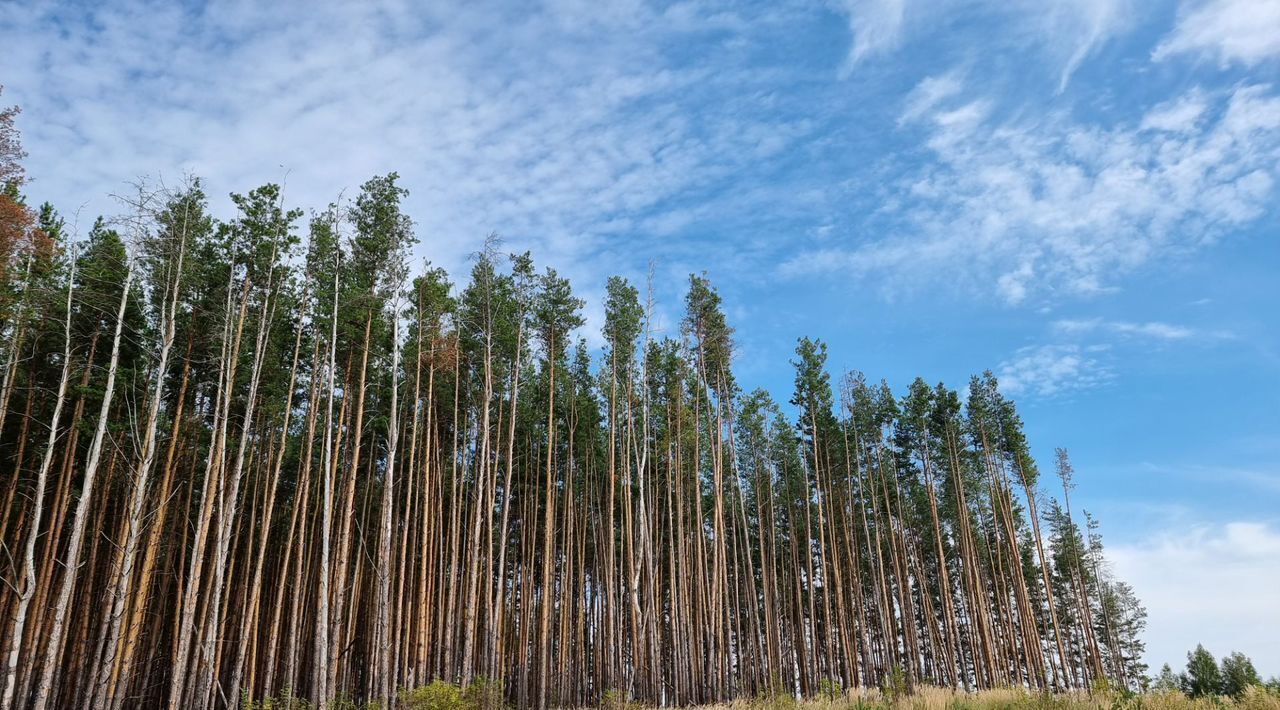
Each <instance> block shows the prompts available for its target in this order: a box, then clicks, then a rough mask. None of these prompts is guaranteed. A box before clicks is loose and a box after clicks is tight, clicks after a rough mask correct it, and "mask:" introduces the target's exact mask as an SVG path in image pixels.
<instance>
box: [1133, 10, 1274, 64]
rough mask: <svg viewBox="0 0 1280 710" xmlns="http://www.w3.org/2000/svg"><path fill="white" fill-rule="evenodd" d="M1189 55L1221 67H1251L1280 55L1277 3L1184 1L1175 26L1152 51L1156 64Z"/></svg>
mask: <svg viewBox="0 0 1280 710" xmlns="http://www.w3.org/2000/svg"><path fill="white" fill-rule="evenodd" d="M1183 54H1193V55H1197V56H1200V57H1204V58H1207V59H1211V60H1214V61H1216V62H1217V63H1218V64H1220V65H1222V66H1227V65H1229V64H1232V63H1235V62H1238V63H1240V64H1243V65H1245V66H1254V65H1256V64H1258V63H1260V62H1264V61H1268V60H1275V59H1276V57H1278V56H1280V2H1277V0H1188V1H1184V2H1183V4H1182V7H1181V9H1180V11H1179V17H1178V23H1177V25H1176V26H1175V27H1174V28H1173V31H1172V32H1170V33H1169V35H1168V36H1167V37H1165V38H1164V40H1163V41H1161V42H1160V44H1159V45H1158V46H1157V47H1156V48H1155V51H1154V52H1153V53H1152V58H1154V59H1155V60H1156V61H1161V60H1165V59H1169V58H1171V57H1174V56H1178V55H1183Z"/></svg>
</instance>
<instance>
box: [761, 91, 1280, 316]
mask: <svg viewBox="0 0 1280 710" xmlns="http://www.w3.org/2000/svg"><path fill="white" fill-rule="evenodd" d="M931 81H933V82H934V83H933V84H932V85H929V84H922V85H921V87H918V88H917V92H916V94H915V96H917V97H924V98H917V99H915V100H908V102H907V108H906V110H905V112H904V113H903V120H904V123H905V124H906V126H907V130H910V129H911V128H912V127H918V129H919V130H921V131H922V132H923V135H922V139H923V140H924V142H925V144H926V145H927V146H928V150H929V151H930V152H931V153H932V156H933V158H934V160H933V162H932V163H930V164H927V165H926V167H924V168H920V169H907V170H905V171H904V172H903V177H901V178H900V179H899V180H898V181H897V182H896V183H894V184H893V185H892V187H891V188H890V189H891V191H892V195H893V200H891V201H890V207H887V208H886V209H885V210H884V212H883V214H882V215H879V216H880V217H882V218H884V220H883V223H876V224H875V225H874V227H873V228H874V229H875V230H876V231H879V232H881V233H888V234H889V236H885V237H880V238H875V239H869V240H864V241H862V242H860V243H857V244H853V245H842V246H838V247H832V246H824V247H822V248H820V249H817V250H808V251H801V252H800V253H798V254H797V255H795V256H793V257H792V258H790V259H789V260H787V261H786V262H784V263H783V264H782V266H781V273H782V274H783V275H786V276H792V277H797V276H810V275H817V274H832V273H842V274H851V275H853V276H856V277H859V278H862V279H866V280H872V281H875V280H880V281H881V283H882V285H885V286H886V287H887V288H895V287H896V284H898V283H902V282H912V281H914V282H922V281H931V280H932V279H931V276H934V275H937V274H944V273H945V274H947V275H948V276H947V280H948V281H949V282H959V283H961V284H967V285H968V286H969V287H970V288H972V289H976V290H978V291H980V292H986V293H988V294H990V295H994V296H996V297H998V298H999V299H1001V300H1003V301H1005V302H1006V303H1009V304H1019V303H1023V302H1025V301H1027V300H1028V299H1031V298H1033V297H1040V298H1048V297H1050V296H1054V295H1061V294H1068V295H1089V294H1096V293H1099V292H1103V291H1107V290H1110V289H1112V288H1114V284H1115V283H1116V282H1117V280H1118V279H1119V277H1121V276H1123V275H1124V274H1126V273H1129V272H1132V271H1134V270H1136V269H1139V268H1142V267H1144V266H1146V265H1149V264H1152V263H1157V262H1160V261H1163V260H1166V259H1169V258H1172V257H1176V256H1178V255H1184V254H1189V253H1192V252H1194V251H1195V250H1196V249H1198V248H1201V247H1203V246H1204V245H1206V244H1208V243H1211V242H1213V241H1215V240H1216V239H1218V238H1220V237H1221V236H1222V235H1224V234H1226V233H1229V232H1230V231H1232V230H1234V229H1238V228H1240V227H1242V226H1244V225H1247V224H1249V223H1251V222H1252V221H1253V220H1256V219H1257V218H1258V217H1259V216H1261V215H1262V214H1264V212H1265V211H1266V210H1267V208H1268V204H1269V201H1270V199H1271V197H1272V196H1273V195H1274V186H1275V184H1276V180H1277V177H1280V175H1278V173H1280V167H1278V166H1280V97H1277V96H1276V94H1275V93H1273V91H1272V90H1271V88H1270V87H1267V86H1262V85H1244V86H1240V87H1237V88H1235V89H1234V90H1232V91H1230V92H1228V93H1225V94H1223V95H1220V96H1217V97H1215V100H1214V101H1213V103H1212V104H1211V106H1209V107H1206V108H1198V107H1197V106H1196V103H1197V102H1201V101H1208V98H1207V97H1206V96H1205V94H1204V93H1203V92H1201V91H1200V90H1198V89H1193V90H1191V91H1190V92H1188V93H1187V94H1185V95H1184V96H1182V97H1180V98H1178V99H1176V100H1175V103H1174V104H1172V105H1170V104H1161V105H1160V106H1158V107H1156V108H1154V109H1153V110H1152V112H1151V113H1149V114H1148V115H1147V117H1146V118H1145V119H1144V120H1140V121H1136V122H1134V123H1133V124H1126V123H1121V124H1118V125H1114V126H1110V127H1104V126H1099V125H1096V124H1093V123H1088V122H1080V121H1075V120H1071V119H1069V118H1067V117H1065V116H1061V115H1059V116H1053V115H1050V116H1043V117H1034V118H1025V117H1018V116H1016V115H1015V116H1014V117H1013V118H1003V119H1000V118H995V111H994V108H993V106H994V102H993V101H991V100H989V99H985V98H972V97H971V96H970V95H962V94H961V92H959V91H958V90H955V89H954V87H951V86H948V83H949V81H950V80H948V79H946V78H945V77H943V78H940V79H934V80H931ZM939 86H941V87H944V88H946V89H947V91H945V92H939V91H938V90H937V87H939ZM935 97H936V98H935ZM926 107H927V108H926ZM1204 114H1211V115H1204ZM895 205H896V207H894V206H895Z"/></svg>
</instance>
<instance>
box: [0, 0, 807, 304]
mask: <svg viewBox="0 0 1280 710" xmlns="http://www.w3.org/2000/svg"><path fill="white" fill-rule="evenodd" d="M750 24H751V23H744V22H741V21H739V20H738V19H736V18H735V17H733V16H732V15H730V14H728V13H724V12H710V11H706V10H704V9H702V8H699V7H695V6H675V7H671V8H668V9H666V10H665V11H660V10H656V9H654V8H652V7H651V6H650V5H648V4H646V3H641V2H638V1H637V2H616V3H615V2H610V3H592V2H580V1H576V0H562V1H557V2H550V3H547V4H539V5H531V6H527V7H525V6H521V7H520V8H519V9H516V8H515V6H511V5H506V4H503V3H497V2H493V3H490V2H481V3H448V4H437V5H431V6H429V7H417V6H414V7H413V9H412V10H410V9H409V7H408V6H406V5H403V4H400V3H396V2H385V3H345V2H333V1H331V2H317V3H295V2H282V3H266V4H263V3H215V4H210V5H209V6H207V7H203V6H202V7H201V8H199V9H190V8H188V7H187V6H186V5H182V4H161V5H155V4H154V3H148V2H142V1H141V0H137V1H128V2H118V3H105V4H98V5H96V6H94V7H92V8H86V7H82V6H80V5H78V4H74V3H66V4H62V3H16V4H14V3H9V4H5V5H3V6H0V27H3V28H4V29H3V30H2V31H0V45H3V46H4V47H5V49H4V51H3V53H0V71H2V72H3V80H4V82H5V83H6V84H7V91H6V95H5V98H6V99H7V100H12V101H16V102H18V103H21V104H22V105H23V106H24V108H25V111H24V113H23V115H22V118H21V121H22V122H21V125H20V128H21V129H22V131H23V138H24V143H25V145H26V147H27V149H28V151H29V152H30V154H31V155H30V158H29V159H28V161H27V165H28V167H29V172H30V173H31V175H32V177H34V178H36V180H35V182H33V183H32V184H31V186H30V192H31V193H32V197H33V198H34V199H36V200H44V199H48V200H50V201H52V202H53V203H54V204H55V205H57V206H58V207H59V208H61V209H64V210H67V211H70V210H74V209H75V208H76V207H78V206H79V205H81V204H84V203H88V210H87V211H89V212H90V213H93V212H96V211H111V210H113V209H114V205H113V204H112V203H111V201H110V200H109V199H108V198H107V195H108V194H110V193H111V192H113V191H117V190H118V189H119V186H120V185H121V184H122V183H124V182H126V181H128V180H131V179H134V178H135V177H137V176H139V175H143V174H150V175H155V174H157V173H162V174H164V175H165V176H166V177H168V178H169V179H173V178H175V177H176V176H177V175H178V174H180V173H181V172H183V171H190V172H193V173H195V174H197V175H199V176H201V177H203V178H204V179H205V186H206V189H207V191H208V192H209V193H210V194H211V195H212V196H213V200H214V202H215V207H217V208H219V211H220V212H223V213H225V211H226V210H227V209H228V208H229V205H228V201H227V200H226V199H225V197H223V196H224V195H225V194H226V193H227V192H230V191H232V190H235V191H246V190H248V189H251V188H252V187H254V186H256V185H259V184H261V183H263V182H266V181H279V180H281V179H282V178H283V176H284V175H285V173H286V172H288V184H287V189H286V199H288V200H289V201H291V202H292V203H293V204H296V205H300V206H304V207H308V208H315V207H323V206H324V205H325V204H327V203H328V202H329V201H331V200H333V199H334V198H335V197H337V195H338V194H339V192H340V191H341V190H343V189H346V190H347V191H348V196H350V195H351V191H353V190H354V189H355V188H356V187H358V185H359V183H360V182H362V181H363V180H364V179H367V178H368V177H370V176H372V175H374V174H378V173H383V172H387V171H391V170H397V171H399V172H400V173H401V175H402V177H403V184H404V185H405V186H406V187H407V188H408V189H409V190H410V196H409V198H408V201H407V203H406V209H407V211H408V212H409V213H410V215H411V216H412V217H413V218H414V219H415V220H416V221H417V224H418V234H419V236H420V238H421V240H422V244H421V246H420V251H421V253H422V254H423V255H424V256H427V257H429V258H431V259H432V260H433V261H435V262H436V263H438V264H442V265H444V266H446V267H447V268H449V270H450V271H451V272H452V273H453V274H454V275H455V277H459V276H461V273H460V272H461V271H462V270H463V269H465V259H466V257H467V255H468V254H469V253H471V252H472V251H474V250H475V249H477V248H478V247H479V245H480V243H481V241H482V239H483V238H484V236H485V235H486V234H488V233H489V232H491V231H497V232H498V233H499V234H501V235H502V236H503V237H504V239H505V240H506V241H507V248H509V249H512V250H524V249H532V250H533V251H534V253H535V256H536V258H537V259H538V261H539V263H540V264H544V263H550V264H554V265H555V266H556V268H557V269H559V270H560V271H561V272H562V273H564V274H566V275H568V276H570V277H571V278H572V279H573V280H574V283H575V285H576V286H577V288H578V289H580V290H582V291H583V292H584V295H587V296H589V297H590V296H592V295H593V294H591V293H590V289H592V288H597V289H598V288H602V286H603V278H602V275H603V274H606V273H627V274H630V275H631V276H633V277H635V278H638V279H639V278H643V268H644V266H643V262H642V261H641V262H640V263H635V262H636V261H637V258H636V255H637V254H641V255H643V256H640V257H639V259H646V258H650V257H653V258H661V257H662V256H664V255H665V254H667V253H668V252H669V250H670V249H671V248H672V247H670V246H668V244H667V242H670V241H673V240H670V239H667V238H666V236H667V234H669V232H668V233H662V232H660V231H658V230H649V229H647V224H648V223H649V221H650V220H654V219H657V218H660V217H661V216H663V215H664V214H667V213H669V212H670V209H669V208H671V207H673V205H672V204H671V203H672V202H673V201H689V200H692V199H696V198H697V197H698V196H700V195H702V194H704V192H705V191H708V190H711V189H712V188H714V187H716V186H718V185H721V184H722V183H723V181H724V180H726V179H728V178H730V177H731V176H735V175H740V174H742V173H743V172H744V171H746V170H749V169H750V167H751V166H753V165H756V164H759V163H761V162H764V161H765V159H766V158H768V157H769V156H773V155H777V154H778V153H779V152H780V151H784V150H786V149H787V148H789V147H790V145H791V144H792V142H794V141H796V140H797V139H798V138H800V137H802V136H803V135H804V134H805V133H806V131H807V130H809V128H808V127H807V125H806V124H805V123H804V122H803V121H796V122H791V123H789V122H786V121H785V120H781V119H775V115H774V114H772V113H770V112H767V111H758V110H748V109H749V108H750V109H754V108H755V106H754V105H752V104H750V103H749V102H751V101H754V100H755V99H754V95H753V94H752V93H751V92H748V91H742V90H741V89H740V86H741V83H742V82H743V81H746V79H744V78H743V77H744V76H745V72H744V71H743V70H742V68H741V67H740V66H736V65H735V61H736V59H735V57H734V55H732V54H728V55H725V54H723V53H721V54H717V55H713V56H709V57H707V58H706V60H705V61H689V60H687V59H685V58H678V57H673V56H671V55H672V50H671V48H672V47H676V46H680V45H681V44H682V43H684V42H686V41H688V42H694V41H703V40H705V39H706V38H707V37H713V38H722V37H724V36H726V35H729V36H733V35H734V33H737V32H739V31H746V30H742V29H741V28H743V27H747V26H749V25H750ZM700 33H701V34H700ZM752 80H758V79H756V78H755V77H752ZM694 116H697V120H695V119H694V118H693V117H694ZM676 206H677V207H678V206H679V205H676ZM619 234H626V235H627V236H628V243H627V244H625V245H624V244H618V243H617V240H616V239H615V237H616V236H617V235H619ZM639 239H645V240H648V242H647V243H646V244H644V248H640V245H638V244H636V243H635V240H639ZM623 247H625V248H623Z"/></svg>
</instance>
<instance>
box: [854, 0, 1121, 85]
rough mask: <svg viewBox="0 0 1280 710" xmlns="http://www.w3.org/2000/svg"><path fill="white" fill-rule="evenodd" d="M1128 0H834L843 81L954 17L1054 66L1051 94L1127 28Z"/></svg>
mask: <svg viewBox="0 0 1280 710" xmlns="http://www.w3.org/2000/svg"><path fill="white" fill-rule="evenodd" d="M1131 5H1132V0H1034V1H1031V0H1029V1H1025V2H1013V3H1010V2H1007V0H1006V1H1002V2H995V1H993V0H978V1H976V2H975V1H972V0H930V2H921V0H910V2H909V1H908V0H839V3H838V5H837V7H838V9H839V10H840V12H842V13H843V14H844V15H845V16H846V18H847V21H848V24H849V33H850V37H851V42H850V45H849V53H848V55H847V56H846V57H845V61H844V64H843V65H842V67H841V69H840V75H841V76H842V77H844V76H848V75H849V74H850V73H851V72H852V70H853V69H854V68H855V67H856V65H857V64H859V63H860V62H862V61H864V60H866V59H868V58H870V57H873V56H875V55H880V54H888V53H890V52H892V51H894V50H896V49H898V48H899V47H900V46H901V45H902V44H903V43H904V42H906V41H907V40H908V39H909V38H910V37H911V36H912V35H913V34H915V33H917V32H920V31H923V29H924V28H925V26H926V24H925V23H929V26H930V27H929V29H936V28H938V27H940V26H944V25H945V23H947V22H951V21H953V20H956V19H957V18H966V17H967V18H979V19H980V20H981V21H982V22H984V23H987V24H990V25H992V26H991V27H989V29H988V30H987V32H989V33H990V38H991V39H996V40H1000V41H1008V42H1012V43H1014V44H1022V45H1027V46H1030V47H1033V48H1034V49H1035V50H1037V51H1039V52H1042V53H1043V54H1044V55H1046V56H1047V58H1048V59H1049V60H1050V61H1051V62H1053V63H1054V65H1055V67H1056V71H1057V77H1056V83H1057V90H1058V91H1059V92H1061V91H1062V90H1063V89H1065V88H1066V86H1067V83H1068V82H1069V81H1070V79H1071V76H1072V74H1074V73H1075V72H1076V70H1077V69H1079V68H1080V65H1081V64H1082V63H1083V62H1084V60H1085V59H1087V58H1088V57H1089V56H1090V55H1091V54H1093V53H1094V52H1096V51H1097V50H1098V49H1100V48H1101V47H1102V46H1104V45H1105V44H1106V43H1107V42H1109V41H1110V40H1111V39H1113V38H1114V37H1116V36H1118V35H1120V34H1121V33H1123V32H1124V31H1126V30H1127V29H1128V28H1129V27H1130V26H1131V24H1132V23H1131V16H1132V15H1133V12H1132V7H1131Z"/></svg>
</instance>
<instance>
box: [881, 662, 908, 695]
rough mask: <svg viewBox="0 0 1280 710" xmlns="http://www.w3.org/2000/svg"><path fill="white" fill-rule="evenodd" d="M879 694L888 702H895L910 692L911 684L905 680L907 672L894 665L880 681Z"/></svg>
mask: <svg viewBox="0 0 1280 710" xmlns="http://www.w3.org/2000/svg"><path fill="white" fill-rule="evenodd" d="M880 694H881V695H883V696H884V699H885V700H887V701H889V703H890V704H897V703H899V702H901V701H903V700H905V699H906V698H907V696H909V695H910V694H911V686H910V684H909V683H908V681H907V672H906V671H905V670H904V669H903V668H902V666H894V667H893V668H892V669H891V670H890V671H889V672H888V673H886V674H885V676H884V678H883V679H882V680H881V681H880Z"/></svg>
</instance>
